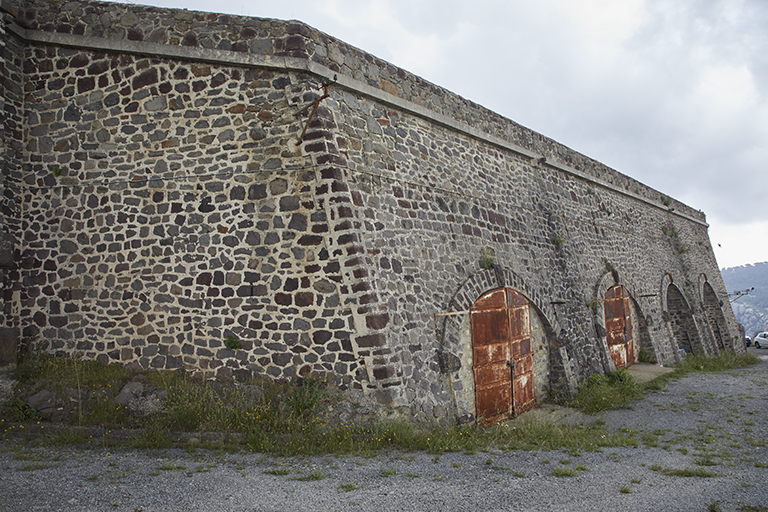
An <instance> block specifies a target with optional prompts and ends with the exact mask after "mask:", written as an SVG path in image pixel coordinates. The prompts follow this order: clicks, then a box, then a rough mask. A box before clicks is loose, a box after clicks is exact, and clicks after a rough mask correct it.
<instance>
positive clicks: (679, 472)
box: [649, 464, 718, 478]
mask: <svg viewBox="0 0 768 512" xmlns="http://www.w3.org/2000/svg"><path fill="white" fill-rule="evenodd" d="M649 469H650V470H651V471H658V472H659V473H661V474H662V475H666V476H682V477H692V476H696V477H700V478H717V476H718V475H717V474H715V473H711V472H709V471H707V470H705V469H702V468H696V469H672V468H665V467H662V466H659V465H658V464H654V465H653V466H651V467H650V468H649Z"/></svg>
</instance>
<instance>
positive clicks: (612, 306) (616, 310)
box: [603, 285, 635, 368]
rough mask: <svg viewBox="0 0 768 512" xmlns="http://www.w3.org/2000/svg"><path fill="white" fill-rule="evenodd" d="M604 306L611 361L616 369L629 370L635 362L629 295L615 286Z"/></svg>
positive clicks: (619, 286)
mask: <svg viewBox="0 0 768 512" xmlns="http://www.w3.org/2000/svg"><path fill="white" fill-rule="evenodd" d="M603 305H604V309H605V330H606V331H607V333H606V340H607V341H608V350H609V351H610V353H611V359H613V363H614V364H615V365H616V368H629V367H630V366H631V365H632V364H633V363H634V362H635V350H634V346H633V342H632V318H631V315H630V309H629V294H628V293H627V291H626V289H625V288H624V287H623V286H621V285H618V286H614V287H613V288H611V289H609V290H608V291H607V292H606V294H605V302H604V303H603Z"/></svg>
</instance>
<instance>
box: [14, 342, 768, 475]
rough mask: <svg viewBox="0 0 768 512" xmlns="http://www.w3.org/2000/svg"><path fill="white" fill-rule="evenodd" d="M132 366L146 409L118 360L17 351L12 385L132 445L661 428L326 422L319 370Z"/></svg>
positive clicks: (298, 451) (483, 440)
mask: <svg viewBox="0 0 768 512" xmlns="http://www.w3.org/2000/svg"><path fill="white" fill-rule="evenodd" d="M713 360H717V361H713ZM752 362H754V361H753V360H752V359H749V358H745V357H738V356H735V355H733V354H724V355H723V356H720V357H718V358H697V356H689V358H687V359H686V360H685V362H684V366H683V365H681V367H680V368H679V369H677V370H675V372H672V374H667V375H677V376H679V375H682V374H683V372H688V371H721V370H723V369H729V368H732V367H737V366H739V365H743V364H751V363H752ZM141 373H143V374H144V377H143V382H144V384H145V385H146V386H150V387H152V388H154V389H156V390H158V392H159V391H164V392H165V393H164V398H163V409H162V410H161V411H159V412H156V413H153V414H152V415H151V416H149V417H148V418H140V417H135V416H132V415H130V414H129V413H127V412H126V411H125V410H124V409H122V408H119V407H116V406H114V402H113V398H114V396H116V394H117V393H118V392H119V390H120V389H121V388H122V386H123V385H124V384H125V383H126V382H127V381H129V380H131V379H132V378H134V377H135V375H134V374H135V372H132V371H131V370H128V369H126V368H124V367H122V366H117V365H102V364H100V363H97V362H84V361H79V360H76V359H73V358H55V357H53V356H48V355H40V354H32V355H28V356H25V357H24V358H22V360H20V362H19V364H18V365H17V368H16V378H17V379H18V380H19V387H20V388H23V390H24V392H25V393H31V392H36V391H38V390H40V389H49V390H51V391H54V392H56V393H59V392H61V393H64V392H65V391H66V390H69V392H71V390H72V389H77V390H78V391H77V393H76V396H78V397H79V403H78V410H77V413H76V415H75V416H73V418H72V420H71V421H73V422H75V423H77V424H80V425H98V426H106V425H109V426H111V425H112V424H115V425H116V426H123V427H136V428H139V429H140V430H139V432H140V434H139V435H138V436H137V437H135V438H134V441H133V442H132V445H133V447H135V448H167V447H171V446H173V445H174V444H175V445H177V446H179V445H180V446H182V447H183V446H185V444H184V443H185V441H181V439H182V438H185V437H186V436H175V435H174V436H172V435H171V433H173V432H193V433H195V435H196V436H197V435H200V437H201V438H202V439H203V443H201V444H198V445H195V446H201V447H209V448H210V447H213V448H219V449H233V448H235V449H236V448H237V447H243V446H245V447H247V448H248V449H250V450H251V451H254V452H261V453H268V454H272V455H277V456H294V455H321V454H354V455H361V456H373V455H374V454H376V453H378V452H380V451H382V450H393V449H395V450H400V451H402V452H409V451H424V452H427V453H431V454H433V455H435V462H437V461H438V460H439V456H440V454H442V453H444V452H464V453H467V454H476V453H478V452H486V451H488V450H490V449H500V450H502V451H515V450H527V451H537V452H538V451H552V450H564V451H566V452H567V454H568V455H570V456H571V457H579V456H581V455H582V454H583V453H584V452H588V451H597V450H600V449H603V448H606V447H619V446H638V444H639V442H640V439H641V440H642V442H643V443H644V444H646V445H649V446H654V445H655V443H657V442H658V441H657V438H656V436H658V435H660V434H661V433H662V432H661V431H655V432H653V434H638V433H637V432H635V431H630V430H626V431H620V432H616V433H611V432H609V431H608V430H607V429H606V428H604V423H600V422H596V424H595V425H594V426H591V427H587V426H583V425H564V424H563V425H561V424H557V423H551V422H525V421H512V422H507V423H504V424H497V425H493V426H491V427H488V428H476V427H474V426H466V425H465V426H451V427H441V426H435V427H432V428H428V427H424V426H420V425H416V424H414V423H411V422H408V421H405V420H387V419H376V420H371V421H370V422H368V423H360V424H356V423H351V422H347V423H343V424H338V423H332V422H329V421H328V417H327V416H325V415H324V414H327V410H328V407H327V406H329V405H333V404H334V403H335V401H337V400H341V399H342V396H341V394H340V393H338V392H337V391H336V390H335V389H334V388H333V386H332V384H331V383H330V381H329V380H328V379H325V378H321V377H317V376H313V375H308V376H305V377H303V378H301V379H299V378H297V379H294V380H293V381H290V382H263V381H251V382H247V383H236V382H229V383H227V382H224V383H211V382H204V381H200V380H197V379H193V378H190V377H188V376H185V375H180V374H175V373H160V372H141ZM666 377H667V376H663V377H660V379H663V378H666ZM657 380H658V379H657ZM665 383H666V381H664V383H663V384H664V385H665ZM646 389H647V388H646V387H644V386H643V385H639V384H637V383H636V382H634V381H633V379H632V378H631V376H630V375H629V374H628V373H627V372H626V371H625V370H619V371H616V372H614V373H612V374H611V375H609V376H603V375H600V376H592V377H590V379H588V380H587V382H586V383H585V384H584V385H583V386H582V387H581V388H580V389H579V392H578V394H577V395H576V396H575V397H574V398H573V399H572V401H570V402H569V403H568V405H571V406H577V407H579V408H580V409H582V410H584V411H586V412H596V411H599V410H604V409H608V408H612V407H620V406H622V404H626V403H627V402H628V401H629V400H633V399H636V398H639V397H640V396H641V395H642V393H643V392H644V391H645V390H646ZM0 413H2V415H3V416H2V418H3V419H10V418H16V419H17V420H18V419H24V418H26V419H28V420H35V421H36V420H37V418H36V416H35V415H36V412H35V411H33V410H30V408H28V407H27V406H26V404H25V403H24V402H23V400H21V399H20V398H19V399H17V400H15V401H12V402H10V403H9V404H6V405H5V406H4V408H3V409H2V411H0ZM207 432H218V433H223V436H222V437H221V439H219V438H217V441H206V440H205V439H206V436H205V433H207ZM236 434H237V435H236ZM228 440H229V441H228ZM85 441H86V439H84V434H82V433H81V432H80V431H79V429H72V430H70V431H67V430H61V431H59V433H58V434H55V435H54V436H52V437H51V438H49V439H48V442H50V443H55V444H73V443H82V442H85ZM225 441H226V443H229V444H226V443H225ZM232 442H234V443H235V445H232ZM745 442H746V443H749V444H751V445H752V446H764V445H765V441H762V440H757V439H751V438H746V439H745ZM187 448H188V449H193V446H192V445H191V444H190V445H188V446H187ZM491 465H492V464H491ZM499 467H500V466H499Z"/></svg>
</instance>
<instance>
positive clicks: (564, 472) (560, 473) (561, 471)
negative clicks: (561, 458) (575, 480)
mask: <svg viewBox="0 0 768 512" xmlns="http://www.w3.org/2000/svg"><path fill="white" fill-rule="evenodd" d="M578 474H579V472H578V471H576V470H575V469H573V468H567V467H562V466H561V467H558V468H555V469H553V470H552V476H557V477H566V476H576V475H578Z"/></svg>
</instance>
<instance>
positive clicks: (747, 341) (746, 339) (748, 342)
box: [744, 336, 752, 347]
mask: <svg viewBox="0 0 768 512" xmlns="http://www.w3.org/2000/svg"><path fill="white" fill-rule="evenodd" d="M744 345H746V346H747V347H751V346H752V338H750V337H749V336H744Z"/></svg>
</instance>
